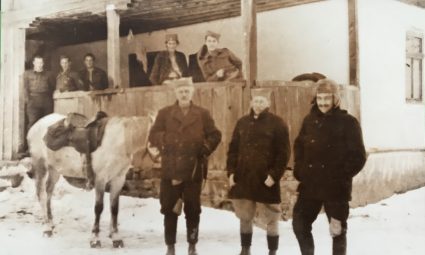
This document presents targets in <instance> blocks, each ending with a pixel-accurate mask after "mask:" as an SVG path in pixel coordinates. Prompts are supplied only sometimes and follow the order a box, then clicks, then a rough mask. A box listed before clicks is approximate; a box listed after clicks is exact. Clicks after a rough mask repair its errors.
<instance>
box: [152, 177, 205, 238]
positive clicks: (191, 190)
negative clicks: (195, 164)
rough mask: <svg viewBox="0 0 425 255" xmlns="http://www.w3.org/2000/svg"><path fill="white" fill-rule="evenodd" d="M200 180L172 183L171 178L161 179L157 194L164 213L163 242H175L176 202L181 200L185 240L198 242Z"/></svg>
mask: <svg viewBox="0 0 425 255" xmlns="http://www.w3.org/2000/svg"><path fill="white" fill-rule="evenodd" d="M201 189H202V182H193V181H185V182H182V183H181V184H179V185H172V184H171V180H167V179H162V180H161V188H160V194H159V201H160V203H161V213H162V214H163V215H164V232H165V234H164V236H165V243H166V244H167V245H172V244H175V243H176V234H177V218H178V216H179V214H178V212H176V210H175V207H176V204H178V203H179V199H181V200H182V201H183V211H184V214H185V217H186V231H187V242H189V243H190V244H196V243H197V242H198V232H199V220H200V214H201Z"/></svg>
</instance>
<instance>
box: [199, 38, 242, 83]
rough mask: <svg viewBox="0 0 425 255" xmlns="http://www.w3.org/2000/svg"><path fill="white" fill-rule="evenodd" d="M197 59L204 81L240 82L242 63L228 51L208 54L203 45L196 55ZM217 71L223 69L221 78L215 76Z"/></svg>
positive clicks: (215, 51)
mask: <svg viewBox="0 0 425 255" xmlns="http://www.w3.org/2000/svg"><path fill="white" fill-rule="evenodd" d="M197 59H198V64H199V67H200V68H201V71H202V74H203V75H204V78H205V80H206V81H238V80H242V72H241V70H242V61H241V60H240V59H239V58H238V57H237V56H236V55H235V54H233V53H232V52H231V51H230V50H229V49H226V48H222V49H216V50H214V52H212V53H209V52H208V49H207V47H206V46H205V45H204V46H202V48H201V50H200V51H199V52H198V53H197ZM219 69H224V76H223V77H218V76H217V75H216V72H217V71H218V70H219Z"/></svg>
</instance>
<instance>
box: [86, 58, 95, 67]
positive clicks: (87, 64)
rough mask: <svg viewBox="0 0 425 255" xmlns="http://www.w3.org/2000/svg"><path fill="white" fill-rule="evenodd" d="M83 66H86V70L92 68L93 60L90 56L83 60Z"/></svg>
mask: <svg viewBox="0 0 425 255" xmlns="http://www.w3.org/2000/svg"><path fill="white" fill-rule="evenodd" d="M84 64H85V65H86V67H87V68H93V66H94V59H93V58H92V57H90V56H87V57H86V58H85V59H84Z"/></svg>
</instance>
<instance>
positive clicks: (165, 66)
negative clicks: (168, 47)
mask: <svg viewBox="0 0 425 255" xmlns="http://www.w3.org/2000/svg"><path fill="white" fill-rule="evenodd" d="M175 54H176V63H177V66H178V67H179V69H180V72H181V74H182V77H187V76H188V69H187V60H186V56H185V55H184V53H182V52H180V51H176V53H175ZM171 71H173V67H172V65H171V60H170V54H169V53H168V51H161V52H158V54H157V55H156V57H155V62H154V64H153V67H152V72H151V74H150V76H149V79H150V81H151V82H152V84H153V85H160V84H162V83H163V82H164V81H165V80H167V78H168V75H169V74H170V72H171Z"/></svg>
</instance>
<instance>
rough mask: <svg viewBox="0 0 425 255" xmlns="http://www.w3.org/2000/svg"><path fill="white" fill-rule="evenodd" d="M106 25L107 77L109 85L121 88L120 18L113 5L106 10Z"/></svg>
mask: <svg viewBox="0 0 425 255" xmlns="http://www.w3.org/2000/svg"><path fill="white" fill-rule="evenodd" d="M106 23H107V28H108V40H107V48H108V54H107V56H108V76H109V77H110V78H111V80H112V82H110V84H109V85H110V86H112V87H123V84H121V76H120V74H121V72H120V71H121V68H120V62H121V61H120V16H119V15H118V13H117V12H116V10H115V7H114V5H108V6H107V8H106ZM126 86H127V85H126Z"/></svg>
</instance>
